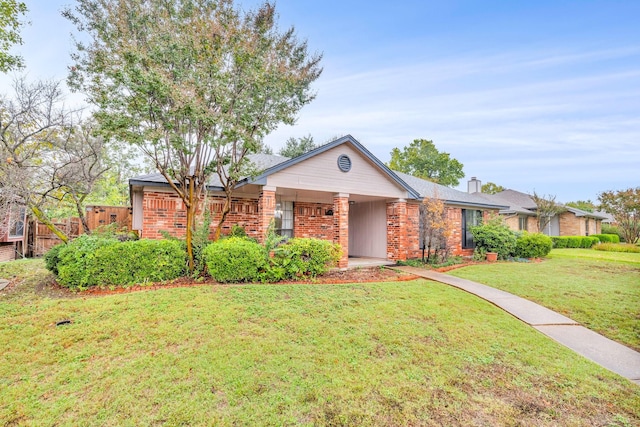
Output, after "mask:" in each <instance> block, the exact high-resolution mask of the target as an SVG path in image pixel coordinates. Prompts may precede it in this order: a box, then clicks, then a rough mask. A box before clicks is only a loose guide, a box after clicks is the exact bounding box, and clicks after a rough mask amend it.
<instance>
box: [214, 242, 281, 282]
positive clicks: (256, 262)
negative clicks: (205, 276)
mask: <svg viewBox="0 0 640 427" xmlns="http://www.w3.org/2000/svg"><path fill="white" fill-rule="evenodd" d="M267 258H268V256H267V254H266V252H265V249H264V247H263V246H261V245H260V244H259V243H256V242H254V241H252V240H249V239H245V238H242V237H229V238H227V239H220V240H218V241H217V242H214V243H211V244H210V245H208V246H207V247H206V248H205V249H204V260H205V263H206V265H207V269H208V270H209V274H210V275H211V277H213V278H214V279H215V280H217V281H218V282H221V283H229V282H254V281H259V280H263V279H264V278H265V277H266V275H267V274H268V268H269V263H268V261H267Z"/></svg>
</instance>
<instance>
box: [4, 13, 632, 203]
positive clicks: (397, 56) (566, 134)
mask: <svg viewBox="0 0 640 427" xmlns="http://www.w3.org/2000/svg"><path fill="white" fill-rule="evenodd" d="M70 3H72V2H71V1H70V0H63V1H57V0H47V1H44V0H42V1H29V0H27V6H28V7H29V9H30V13H29V19H30V20H31V25H30V26H29V27H27V28H25V30H24V32H23V33H24V39H25V40H24V41H25V44H24V45H23V46H21V47H20V48H19V49H17V51H18V52H21V53H22V54H23V56H24V57H25V60H26V63H27V69H26V71H27V73H28V75H29V77H30V78H56V79H64V78H65V77H66V67H67V65H69V64H70V58H69V52H70V50H71V41H70V36H69V34H70V32H71V30H72V28H71V26H70V25H69V24H68V23H67V22H66V21H65V20H64V19H63V18H62V17H61V16H60V14H59V10H60V9H61V8H62V6H63V5H65V4H70ZM257 3H258V2H257V1H253V0H245V1H240V2H239V4H240V5H241V7H243V8H251V7H254V6H255V5H256V4H257ZM277 10H278V11H279V13H280V24H281V26H282V27H283V28H284V27H288V26H291V25H294V26H295V27H296V29H297V31H298V34H299V35H300V36H301V37H303V38H306V39H307V40H308V42H309V46H310V48H311V49H312V50H314V51H318V52H322V53H323V55H324V59H323V67H324V72H323V74H322V76H321V77H320V79H319V80H318V81H317V82H316V84H315V90H316V91H317V99H316V100H315V101H314V102H313V103H312V104H310V105H308V106H306V107H305V108H304V109H303V110H302V111H301V113H300V116H299V119H298V122H297V124H296V125H295V126H293V127H289V126H283V127H281V128H279V129H278V130H277V131H276V132H274V133H273V134H272V135H270V136H268V137H267V139H266V142H267V143H268V144H269V145H271V146H272V147H273V148H274V149H275V150H276V151H277V150H278V149H279V148H280V147H281V146H282V145H283V143H284V141H285V140H286V139H287V138H288V137H290V136H296V137H300V136H304V135H307V134H311V135H313V137H314V139H315V141H316V142H325V141H326V140H327V139H329V138H331V137H333V136H336V135H344V134H351V135H353V136H354V137H355V138H356V139H358V140H359V141H360V142H362V143H363V144H364V145H365V146H367V148H369V150H370V151H372V152H373V154H375V155H376V156H378V157H379V158H380V159H381V160H382V161H385V162H386V161H388V160H389V153H390V152H391V149H392V148H393V147H403V146H405V145H408V144H410V143H411V141H412V140H413V139H415V138H425V139H431V140H433V141H434V142H435V144H436V147H438V149H440V150H441V151H445V152H448V153H451V155H452V156H453V157H455V158H456V159H458V160H459V161H460V162H462V163H463V164H464V172H465V174H466V177H465V179H464V180H463V183H462V185H461V186H460V188H461V189H462V188H466V180H467V179H469V178H471V177H472V176H476V177H478V178H479V179H480V180H482V181H483V182H488V181H491V182H495V183H497V184H500V185H503V186H505V187H508V188H512V189H516V190H519V191H524V192H533V191H536V192H537V193H539V194H549V195H556V196H557V199H558V200H560V201H564V202H567V201H572V200H578V199H583V200H584V199H591V200H595V199H596V198H597V194H598V193H599V192H601V191H603V190H609V189H625V188H628V187H632V186H633V187H636V186H640V25H638V16H640V2H638V1H613V0H611V1H543V0H539V1H532V2H528V1H527V2H525V1H482V2H478V1H438V2H434V1H402V2H387V1H385V2H382V1H380V2H377V1H348V0H343V1H333V0H325V1H318V2H316V1H309V2H307V1H300V0H296V1H294V0H280V1H278V2H277ZM10 78H11V76H0V79H1V80H2V81H0V87H2V88H3V89H4V88H5V87H6V85H7V82H8V81H9V80H10ZM80 99H81V96H79V95H71V96H70V98H69V100H70V101H69V102H79V100H80Z"/></svg>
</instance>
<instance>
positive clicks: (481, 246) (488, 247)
mask: <svg viewBox="0 0 640 427" xmlns="http://www.w3.org/2000/svg"><path fill="white" fill-rule="evenodd" d="M471 233H472V234H473V241H474V242H475V244H476V252H478V253H486V252H497V253H498V259H507V258H509V257H510V256H512V255H513V253H514V251H515V249H516V240H517V237H516V233H515V232H513V231H512V230H511V229H509V227H507V225H506V224H504V222H503V221H501V220H500V219H494V220H490V221H488V222H487V223H486V224H482V225H478V226H476V227H472V228H471Z"/></svg>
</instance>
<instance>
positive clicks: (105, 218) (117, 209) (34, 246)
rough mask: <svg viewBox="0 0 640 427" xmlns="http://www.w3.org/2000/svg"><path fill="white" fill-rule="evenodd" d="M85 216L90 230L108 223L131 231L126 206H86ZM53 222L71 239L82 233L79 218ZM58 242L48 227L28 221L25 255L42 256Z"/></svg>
mask: <svg viewBox="0 0 640 427" xmlns="http://www.w3.org/2000/svg"><path fill="white" fill-rule="evenodd" d="M86 218H87V225H88V226H89V230H92V231H93V230H95V229H96V228H98V227H100V226H105V225H109V224H117V225H116V227H117V228H118V229H119V230H127V231H131V208H129V207H128V206H87V210H86ZM53 223H54V224H55V226H56V227H57V228H58V229H60V230H61V231H62V232H63V233H65V234H66V235H67V236H69V238H71V239H73V238H76V237H78V236H79V235H80V234H82V233H83V229H82V224H81V223H80V218H76V217H73V218H65V219H57V220H53ZM58 243H61V240H60V238H58V236H56V235H55V234H54V233H53V232H52V231H51V230H49V227H47V226H46V225H44V224H42V223H41V222H39V221H38V220H35V219H33V220H31V221H29V230H28V233H27V254H26V256H28V257H38V256H42V255H44V254H45V253H46V252H47V251H48V250H49V249H51V248H52V247H54V246H55V245H57V244H58Z"/></svg>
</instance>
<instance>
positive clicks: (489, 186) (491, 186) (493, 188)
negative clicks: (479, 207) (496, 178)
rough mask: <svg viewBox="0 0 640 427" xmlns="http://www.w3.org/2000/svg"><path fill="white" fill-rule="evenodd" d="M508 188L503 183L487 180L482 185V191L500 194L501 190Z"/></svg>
mask: <svg viewBox="0 0 640 427" xmlns="http://www.w3.org/2000/svg"><path fill="white" fill-rule="evenodd" d="M504 190H506V188H504V187H503V186H502V185H498V184H495V183H493V182H487V183H486V184H483V185H482V192H483V193H484V194H498V193H500V192H501V191H504Z"/></svg>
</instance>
